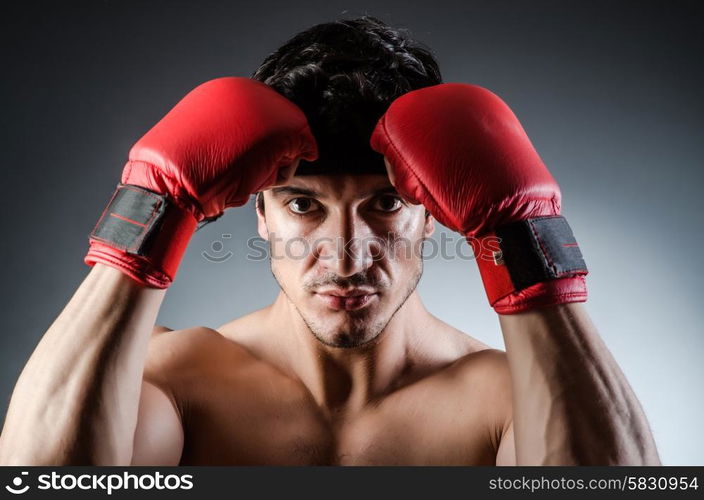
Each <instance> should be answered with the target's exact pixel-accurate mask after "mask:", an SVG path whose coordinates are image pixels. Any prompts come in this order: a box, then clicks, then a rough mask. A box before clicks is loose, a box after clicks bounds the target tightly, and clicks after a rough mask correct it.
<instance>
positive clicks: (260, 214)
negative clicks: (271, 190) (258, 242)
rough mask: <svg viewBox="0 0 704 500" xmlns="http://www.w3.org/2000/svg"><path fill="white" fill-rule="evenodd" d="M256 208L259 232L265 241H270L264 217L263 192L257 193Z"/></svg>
mask: <svg viewBox="0 0 704 500" xmlns="http://www.w3.org/2000/svg"><path fill="white" fill-rule="evenodd" d="M260 197H261V198H260ZM254 208H255V209H256V211H257V232H258V233H259V236H261V237H262V238H263V239H264V240H266V241H269V229H267V227H266V217H265V215H264V193H263V192H261V191H259V192H258V193H257V197H256V199H255V201H254Z"/></svg>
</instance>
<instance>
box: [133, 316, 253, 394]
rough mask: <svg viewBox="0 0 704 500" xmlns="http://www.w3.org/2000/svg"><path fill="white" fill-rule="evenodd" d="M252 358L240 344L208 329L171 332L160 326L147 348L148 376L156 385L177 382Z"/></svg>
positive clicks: (202, 327)
mask: <svg viewBox="0 0 704 500" xmlns="http://www.w3.org/2000/svg"><path fill="white" fill-rule="evenodd" d="M250 357H251V356H250V355H249V354H248V353H247V351H246V350H245V349H244V348H243V347H242V346H241V345H239V344H238V343H237V342H233V341H232V340H230V339H228V338H226V337H224V336H223V335H222V334H221V333H220V332H218V331H217V330H214V329H212V328H208V327H205V326H197V327H192V328H185V329H182V330H171V329H168V328H165V327H161V326H156V327H154V330H153V331H152V336H151V338H150V340H149V346H148V349H147V358H146V361H145V368H144V377H145V379H148V380H150V381H152V382H154V383H158V382H163V383H164V384H165V385H169V383H173V382H174V381H175V379H183V378H189V377H193V376H195V375H198V378H200V377H201V376H202V374H203V373H204V370H205V371H207V370H212V369H217V368H218V367H220V366H223V364H231V363H232V361H233V360H239V361H245V360H246V359H247V358H250Z"/></svg>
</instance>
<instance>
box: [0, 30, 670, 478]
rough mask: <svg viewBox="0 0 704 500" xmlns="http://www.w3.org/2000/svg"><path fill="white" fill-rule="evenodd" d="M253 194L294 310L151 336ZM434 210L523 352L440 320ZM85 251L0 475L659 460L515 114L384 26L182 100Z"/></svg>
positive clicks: (325, 38) (298, 40)
mask: <svg viewBox="0 0 704 500" xmlns="http://www.w3.org/2000/svg"><path fill="white" fill-rule="evenodd" d="M255 193H256V216H257V221H258V232H259V235H260V236H261V237H262V238H264V239H265V240H267V241H268V242H269V250H270V252H271V254H270V256H271V258H270V266H271V271H272V274H273V276H274V278H275V279H276V281H277V282H278V284H279V287H280V292H279V294H278V296H276V298H275V299H274V301H273V302H272V303H271V304H270V305H268V306H267V307H264V308H262V309H260V310H257V311H254V312H252V313H250V314H247V315H245V316H243V317H239V318H235V319H233V320H232V321H229V322H227V323H226V324H224V325H222V326H220V327H218V328H207V327H203V326H198V327H191V328H185V329H177V330H172V329H170V328H167V327H164V326H156V325H155V322H156V317H157V313H158V311H159V308H160V305H161V303H162V301H163V299H164V296H165V293H166V290H167V289H168V287H169V285H170V284H171V283H172V282H173V280H174V279H175V277H176V273H177V270H178V267H179V263H180V261H181V258H182V256H183V253H184V251H185V249H186V247H187V245H188V242H189V240H190V239H191V237H192V235H193V232H194V231H195V230H196V228H197V227H198V226H199V225H202V224H205V223H217V222H215V221H216V220H217V218H218V217H220V216H221V215H222V214H223V212H224V211H225V210H226V209H228V208H234V207H241V206H242V205H244V204H245V203H246V202H247V201H248V200H249V199H250V196H251V195H253V194H255ZM236 209H238V210H240V209H241V208H236ZM436 220H437V221H439V222H441V223H442V224H444V225H445V226H447V227H448V228H450V229H452V230H454V231H456V232H457V233H459V234H460V235H461V237H462V238H466V239H467V241H468V243H469V244H470V245H471V246H472V248H473V249H474V253H475V257H476V261H477V265H478V266H479V270H480V274H481V277H482V282H483V285H484V287H485V290H486V294H487V297H488V302H489V305H490V306H491V307H492V308H493V309H494V310H495V311H496V313H497V315H498V318H499V321H500V325H501V330H502V333H503V337H504V342H505V346H506V351H502V350H498V349H494V348H491V347H489V346H487V345H486V344H484V343H482V342H480V341H478V340H476V339H474V338H473V337H471V336H470V335H468V334H467V333H465V332H461V331H459V330H458V329H456V328H454V327H452V326H451V325H449V324H447V323H446V322H444V321H442V320H441V319H440V318H437V317H435V316H434V315H433V314H432V313H431V312H430V311H428V309H427V308H426V307H425V306H424V304H423V301H422V300H421V297H420V295H419V293H418V290H417V287H416V286H417V284H418V282H419V280H420V278H421V275H422V271H423V258H422V255H421V254H420V253H419V252H417V251H413V249H417V248H420V247H422V243H423V241H425V240H426V239H427V238H430V237H431V235H432V234H433V231H434V226H435V221H436ZM340 242H341V243H342V245H339V243H340ZM89 243H90V246H89V250H88V253H87V255H86V258H85V260H86V263H88V264H89V265H91V266H92V268H91V270H90V272H89V273H88V276H87V277H86V278H85V280H84V281H83V283H82V284H81V285H80V286H79V288H78V290H77V291H76V293H75V294H74V295H73V297H72V298H71V299H70V301H69V303H68V304H67V305H66V307H65V308H64V310H63V311H62V312H61V314H60V315H59V317H58V318H57V319H56V321H55V322H54V323H53V324H52V325H51V327H50V328H49V330H48V331H47V332H46V333H45V335H44V336H43V337H42V339H41V341H40V342H39V345H38V346H37V348H36V350H35V351H34V353H33V354H32V356H31V358H30V359H29V361H28V363H27V365H26V367H25V369H24V370H23V372H22V374H21V376H20V377H19V380H18V382H17V385H16V387H15V390H14V393H13V396H12V399H11V403H10V407H9V411H8V415H7V418H6V421H5V425H4V428H3V432H2V435H1V436H0V463H2V464H22V465H49V464H51V465H60V464H66V465H68V464H72V465H73V464H76V465H77V464H83V465H87V464H97V465H130V464H132V465H149V464H154V465H157V464H161V465H177V464H183V465H207V464H231V465H238V464H241V465H306V464H309V465H400V464H406V465H494V464H497V465H515V464H523V465H539V464H543V465H594V464H602V465H603V464H657V463H659V459H658V455H657V451H656V447H655V444H654V441H653V438H652V435H651V433H650V430H649V428H648V424H647V420H646V418H645V416H644V414H643V411H642V409H641V407H640V404H639V403H638V400H637V399H636V397H635V395H634V394H633V391H632V390H631V388H630V387H629V385H628V382H627V381H626V379H625V377H624V376H623V374H622V372H621V370H620V369H619V367H618V365H617V364H616V362H615V361H614V359H613V357H612V356H611V355H610V353H609V351H608V349H607V348H606V346H605V345H604V343H603V341H602V340H601V339H600V337H599V335H598V332H597V331H596V329H595V327H594V326H593V324H592V323H591V321H590V319H589V317H588V315H587V313H586V311H585V309H584V307H583V305H582V302H584V301H585V300H586V298H587V289H586V280H585V276H586V274H587V267H586V264H585V262H584V259H583V256H582V254H581V252H580V250H579V246H578V243H577V240H576V238H575V236H574V234H573V232H572V230H571V228H570V226H569V224H568V222H567V221H566V219H565V218H564V217H562V216H561V195H560V190H559V187H558V184H557V182H556V181H555V179H554V178H553V177H552V175H551V174H550V172H549V171H548V169H547V168H546V166H545V165H544V164H543V162H542V161H541V159H540V157H539V156H538V154H537V152H536V151H535V149H534V148H533V146H532V144H531V142H530V140H529V139H528V136H527V135H526V133H525V131H524V129H523V128H522V126H521V124H520V122H519V121H518V119H517V118H516V116H515V115H514V113H513V112H512V111H511V109H510V108H509V107H508V105H507V104H506V103H505V102H504V101H503V100H502V99H501V98H500V97H498V96H497V95H496V94H494V93H492V92H491V91H489V90H487V89H485V88H482V87H480V86H476V85H472V84H469V83H461V82H456V83H442V81H441V79H440V73H439V70H438V69H437V65H436V63H435V61H434V60H433V59H432V56H430V53H429V52H428V51H426V50H424V49H423V48H422V47H421V46H420V45H419V44H416V43H414V42H413V41H412V40H410V39H409V38H407V37H406V36H405V35H403V34H402V33H401V32H399V31H396V30H393V29H391V28H390V27H389V26H387V25H385V24H384V23H383V22H381V21H380V20H378V19H376V18H372V17H364V18H360V19H354V20H346V21H337V22H333V23H325V24H322V25H318V26H315V27H313V28H311V29H310V30H307V31H305V32H303V33H301V34H299V35H297V36H296V37H294V38H293V39H291V40H290V41H289V42H288V43H287V44H286V45H284V46H282V48H281V49H279V50H278V51H277V52H275V53H274V54H272V55H271V56H270V57H268V58H267V60H265V62H264V64H263V65H262V66H261V67H260V68H259V70H258V71H257V72H255V74H254V75H253V76H252V78H246V77H224V78H217V79H215V80H211V81H208V82H205V83H203V84H202V85H200V86H198V87H196V88H195V89H194V90H192V91H191V92H189V93H188V94H187V95H186V96H185V97H184V98H183V99H182V100H181V101H180V102H178V103H177V104H176V106H175V107H174V108H173V109H172V110H171V111H170V112H169V113H168V114H166V116H165V117H164V118H163V119H162V120H160V121H159V122H158V123H157V124H156V125H155V126H154V127H153V128H152V129H151V130H149V131H148V132H147V133H146V134H145V135H144V136H143V137H142V138H141V139H140V140H139V141H138V142H137V143H136V144H135V145H134V146H133V147H132V149H131V150H130V152H129V158H128V161H127V163H126V165H125V167H124V170H123V173H122V177H121V179H120V182H119V184H118V185H117V188H116V190H115V193H114V195H113V196H112V198H111V199H110V200H109V202H108V203H107V206H106V208H105V210H104V211H103V213H102V214H101V215H100V217H99V218H98V222H97V224H96V226H95V228H94V229H93V230H92V232H91V234H90V238H89ZM409 249H411V251H408V250H409ZM228 279H229V281H230V282H231V283H232V286H233V287H236V289H237V290H240V291H241V293H248V291H247V283H245V282H243V281H242V280H240V279H238V277H237V276H230V277H228ZM467 286H468V287H469V286H474V285H473V284H470V283H467ZM198 293H207V292H202V291H199V292H198ZM474 306H475V307H480V305H474ZM466 310H467V311H468V314H469V311H470V310H471V309H470V305H469V304H468V305H467V308H466Z"/></svg>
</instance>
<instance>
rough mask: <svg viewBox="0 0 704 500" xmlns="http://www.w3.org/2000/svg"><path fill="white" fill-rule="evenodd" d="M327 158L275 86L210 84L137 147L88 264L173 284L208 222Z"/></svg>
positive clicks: (238, 81)
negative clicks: (199, 226) (300, 166)
mask: <svg viewBox="0 0 704 500" xmlns="http://www.w3.org/2000/svg"><path fill="white" fill-rule="evenodd" d="M317 154H318V153H317V145H316V142H315V139H314V137H313V135H312V133H311V131H310V128H309V127H308V122H307V119H306V117H305V115H304V114H303V111H301V110H300V109H299V108H298V107H297V106H296V105H295V104H294V103H292V102H291V101H289V100H288V99H286V98H285V97H283V96H282V95H280V94H279V93H277V92H276V91H275V90H274V89H272V88H271V87H269V86H268V85H266V84H264V83H262V82H259V81H256V80H253V79H250V78H244V77H225V78H217V79H215V80H211V81H209V82H206V83H203V84H202V85H199V86H198V87H196V88H195V89H193V90H192V91H191V92H190V93H188V94H187V95H186V96H185V97H184V98H183V99H182V100H181V101H180V102H179V103H178V104H176V106H175V107H174V108H173V109H172V110H171V111H169V113H168V114H167V115H166V116H164V118H162V119H161V121H159V123H157V124H156V125H155V126H154V127H153V128H152V129H151V130H150V131H149V132H147V133H146V134H145V135H144V137H142V138H141V139H140V140H139V141H138V142H137V143H136V144H135V145H134V146H133V147H132V149H131V150H130V153H129V161H128V162H127V164H126V165H125V168H124V170H123V172H122V183H121V184H119V185H118V187H117V190H116V191H115V194H114V195H113V197H112V199H111V201H110V203H109V204H108V206H107V208H106V209H105V211H104V212H103V215H102V216H101V218H100V220H99V221H98V224H97V225H96V226H95V228H94V230H93V232H92V233H91V235H90V249H89V251H88V254H87V255H86V257H85V262H86V264H88V265H93V264H95V263H96V262H100V263H103V264H107V265H109V266H112V267H116V268H118V269H120V270H122V271H123V272H125V273H126V274H128V275H129V276H131V277H132V278H133V279H135V280H136V281H138V282H139V283H141V284H143V285H147V286H152V287H156V288H166V287H168V286H169V285H170V284H171V282H172V281H173V279H174V276H175V274H176V270H177V268H178V265H179V263H180V261H181V257H182V256H183V253H184V252H185V250H186V246H187V244H188V241H189V240H190V238H191V236H192V234H193V232H194V231H195V229H196V227H197V224H198V222H200V221H202V220H204V219H214V218H217V217H219V216H220V215H222V213H223V211H224V210H225V209H226V208H228V207H236V206H240V205H244V204H245V203H246V202H247V200H248V199H249V196H250V195H251V194H252V193H254V192H256V191H259V190H261V189H263V188H265V187H268V186H270V185H274V184H279V183H283V182H284V181H285V180H287V179H288V178H289V177H290V176H291V175H293V171H294V170H295V167H296V165H297V163H298V161H299V160H300V159H301V158H303V159H306V160H308V161H313V160H315V159H316V158H317Z"/></svg>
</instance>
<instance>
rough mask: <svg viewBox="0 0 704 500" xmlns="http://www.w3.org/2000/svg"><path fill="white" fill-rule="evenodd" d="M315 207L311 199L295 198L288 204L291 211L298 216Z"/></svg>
mask: <svg viewBox="0 0 704 500" xmlns="http://www.w3.org/2000/svg"><path fill="white" fill-rule="evenodd" d="M314 207H315V206H314V201H313V200H311V199H310V198H294V199H292V200H291V201H289V202H288V208H289V210H291V212H293V213H294V214H297V215H304V214H306V213H308V212H310V211H311V210H312V209H313V208H314Z"/></svg>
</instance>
